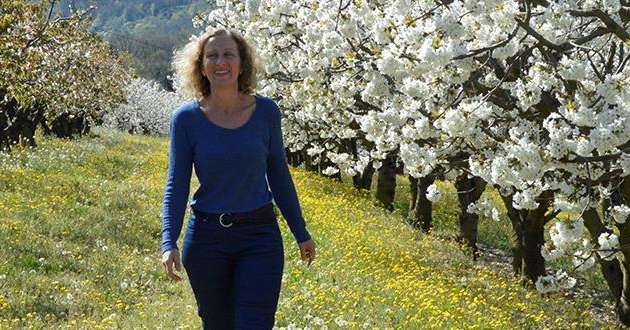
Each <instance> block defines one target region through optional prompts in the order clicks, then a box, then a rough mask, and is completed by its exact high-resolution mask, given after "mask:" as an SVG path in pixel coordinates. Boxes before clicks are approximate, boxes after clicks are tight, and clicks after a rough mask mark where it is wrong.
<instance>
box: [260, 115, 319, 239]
mask: <svg viewBox="0 0 630 330" xmlns="http://www.w3.org/2000/svg"><path fill="white" fill-rule="evenodd" d="M271 108H272V110H271V140H270V146H269V158H268V160H267V181H268V182H269V188H271V193H272V194H273V200H274V201H275V203H276V205H277V206H278V208H279V209H280V212H281V213H282V216H283V217H284V218H285V219H286V221H287V224H288V226H289V229H290V230H291V233H292V234H293V237H294V238H295V241H296V242H297V243H302V242H305V241H308V240H310V239H311V236H310V234H309V233H308V230H307V229H306V223H305V222H304V218H303V217H302V211H301V209H300V202H299V200H298V197H297V193H296V191H295V186H294V184H293V180H292V178H291V173H289V166H288V164H287V159H286V154H285V151H284V142H283V141H282V125H281V116H282V114H281V112H280V110H279V109H278V106H277V105H276V104H275V103H273V106H272V107H271Z"/></svg>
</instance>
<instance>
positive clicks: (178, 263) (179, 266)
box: [175, 258, 182, 272]
mask: <svg viewBox="0 0 630 330" xmlns="http://www.w3.org/2000/svg"><path fill="white" fill-rule="evenodd" d="M175 269H177V271H178V272H181V271H182V262H181V260H180V259H179V258H175Z"/></svg>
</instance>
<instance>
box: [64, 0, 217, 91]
mask: <svg viewBox="0 0 630 330" xmlns="http://www.w3.org/2000/svg"><path fill="white" fill-rule="evenodd" d="M90 5H96V8H95V9H94V10H93V11H92V15H93V22H92V25H91V27H90V30H91V31H94V32H97V33H99V34H101V35H102V36H103V38H104V39H105V40H106V41H108V42H109V43H110V44H111V45H112V47H114V48H115V49H116V50H120V51H125V52H128V53H129V54H130V55H131V56H130V60H131V63H130V64H131V66H132V67H133V68H134V69H135V71H136V72H137V74H138V75H139V76H141V77H143V78H146V79H151V80H155V81H157V82H159V83H160V84H161V85H162V86H163V87H164V88H166V89H167V90H171V91H172V90H173V88H172V83H171V82H170V81H169V79H168V76H169V75H170V59H171V56H172V53H173V50H174V49H175V48H177V47H180V46H182V45H183V44H184V43H185V42H186V41H187V40H188V38H189V36H190V35H191V34H193V33H194V32H195V28H194V27H193V25H192V18H193V17H194V16H195V15H196V14H197V13H198V12H202V11H204V10H208V8H210V7H209V6H210V5H209V4H208V1H204V0H192V1H191V0H188V1H184V0H170V1H168V0H158V1H149V0H142V1H116V0H107V1H98V2H96V1H94V0H74V1H73V0H64V1H61V6H60V7H62V8H63V10H64V11H69V10H70V9H71V8H75V9H78V8H88V7H89V6H90Z"/></svg>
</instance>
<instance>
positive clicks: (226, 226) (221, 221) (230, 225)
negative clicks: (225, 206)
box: [219, 213, 234, 228]
mask: <svg viewBox="0 0 630 330" xmlns="http://www.w3.org/2000/svg"><path fill="white" fill-rule="evenodd" d="M226 214H227V215H229V214H231V213H221V215H220V216H219V223H220V224H221V226H223V227H225V228H228V227H232V225H233V224H234V223H233V222H230V224H229V225H226V224H224V223H223V216H224V215H226Z"/></svg>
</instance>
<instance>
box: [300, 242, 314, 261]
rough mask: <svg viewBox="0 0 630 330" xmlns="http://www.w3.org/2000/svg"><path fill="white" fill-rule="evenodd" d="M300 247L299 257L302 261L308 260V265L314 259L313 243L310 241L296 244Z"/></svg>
mask: <svg viewBox="0 0 630 330" xmlns="http://www.w3.org/2000/svg"><path fill="white" fill-rule="evenodd" d="M298 245H299V246H300V257H301V258H302V260H303V261H307V260H308V265H309V266H310V265H311V262H313V260H314V259H315V242H313V240H312V239H309V240H308V241H304V242H302V243H299V244H298Z"/></svg>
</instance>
